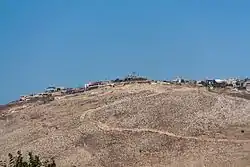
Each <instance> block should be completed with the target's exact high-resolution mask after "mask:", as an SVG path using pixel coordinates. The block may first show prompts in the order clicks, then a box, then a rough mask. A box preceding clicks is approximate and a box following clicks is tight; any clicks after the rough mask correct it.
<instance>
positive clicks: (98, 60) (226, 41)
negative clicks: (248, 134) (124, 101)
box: [0, 0, 250, 104]
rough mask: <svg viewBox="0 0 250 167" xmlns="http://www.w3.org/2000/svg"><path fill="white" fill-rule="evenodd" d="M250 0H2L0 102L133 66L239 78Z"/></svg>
mask: <svg viewBox="0 0 250 167" xmlns="http://www.w3.org/2000/svg"><path fill="white" fill-rule="evenodd" d="M249 7H250V1H247V0H242V1H236V0H188V1H187V0H105V1H104V0H88V1H86V0H71V1H69V0H40V1H38V0H1V1H0V63H1V64H0V104H1V103H6V102H8V101H10V100H15V99H17V98H18V97H19V95H22V94H28V93H32V92H39V91H42V90H44V88H45V87H47V86H49V85H50V84H54V85H58V86H71V87H74V86H77V85H78V84H84V83H86V82H88V81H91V80H98V79H100V80H101V79H113V78H116V77H118V76H124V75H126V74H128V73H130V72H132V71H136V72H138V73H139V74H141V75H145V76H149V77H151V78H155V79H166V78H173V77H175V76H177V75H179V76H183V77H187V78H195V79H197V78H201V79H203V78H205V77H213V76H214V77H222V78H224V77H229V76H241V77H245V76H247V75H248V74H249V72H250V10H249Z"/></svg>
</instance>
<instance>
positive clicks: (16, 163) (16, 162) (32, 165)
mask: <svg viewBox="0 0 250 167" xmlns="http://www.w3.org/2000/svg"><path fill="white" fill-rule="evenodd" d="M28 155H29V156H28V159H27V160H26V159H24V158H23V155H22V153H21V151H18V152H17V155H16V156H13V155H12V154H11V153H9V155H8V157H9V159H8V160H4V161H0V167H56V163H55V161H54V159H53V158H52V159H50V160H46V161H44V162H42V161H41V160H40V158H39V156H38V155H33V154H32V152H29V154H28Z"/></svg>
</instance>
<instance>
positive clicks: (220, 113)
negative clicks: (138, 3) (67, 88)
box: [0, 84, 250, 167]
mask: <svg viewBox="0 0 250 167" xmlns="http://www.w3.org/2000/svg"><path fill="white" fill-rule="evenodd" d="M9 112H11V113H8V114H5V117H4V118H2V119H0V155H2V156H3V155H6V152H15V151H16V150H20V149H21V150H22V151H23V152H25V151H33V152H34V153H38V154H41V155H45V158H50V157H55V159H56V161H57V162H58V164H60V165H63V166H70V165H76V166H96V167H97V166H107V167H113V166H114V167H116V166H117V167H119V166H138V167H141V166H145V167H146V166H148V167H149V166H155V167H161V166H162V167H163V166H164V167H165V166H171V167H172V166H247V165H248V164H250V156H249V155H250V154H249V151H250V125H249V122H250V121H249V116H250V103H249V101H248V100H246V99H242V98H237V97H231V96H227V95H225V94H216V93H213V92H208V91H207V90H206V89H203V88H193V87H181V86H170V85H165V86H164V85H148V84H140V85H136V84H134V85H126V86H123V87H115V88H108V89H107V88H102V89H99V90H92V91H90V92H87V93H84V94H82V95H79V96H71V97H70V96H68V97H64V98H61V99H57V100H55V101H53V102H51V103H49V104H44V105H37V104H29V105H27V106H24V107H23V108H22V107H19V108H17V107H13V108H11V109H10V111H9Z"/></svg>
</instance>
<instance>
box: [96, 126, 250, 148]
mask: <svg viewBox="0 0 250 167" xmlns="http://www.w3.org/2000/svg"><path fill="white" fill-rule="evenodd" d="M97 126H98V128H100V129H101V130H103V131H118V132H125V131H130V132H151V133H158V134H161V135H167V136H170V137H175V138H181V139H189V140H190V139H191V140H200V141H207V142H233V143H248V142H250V140H236V139H215V138H199V137H192V136H180V135H175V134H173V133H170V132H167V131H160V130H155V129H149V128H141V129H139V128H133V129H132V128H131V129H130V128H112V127H109V126H107V125H106V124H103V123H101V122H98V123H97Z"/></svg>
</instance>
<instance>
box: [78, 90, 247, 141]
mask: <svg viewBox="0 0 250 167" xmlns="http://www.w3.org/2000/svg"><path fill="white" fill-rule="evenodd" d="M161 93H162V91H159V92H157V93H153V94H150V95H147V96H145V97H152V96H157V95H159V94H161ZM128 100H130V99H127V98H124V99H121V100H118V101H115V102H113V103H111V104H107V105H103V106H100V107H97V108H95V109H90V110H87V111H85V112H84V114H83V115H82V116H81V118H80V119H81V120H82V121H83V120H84V119H85V118H86V116H89V117H90V115H91V114H92V113H94V112H96V111H99V110H101V109H104V108H106V107H110V106H113V105H117V104H119V103H123V102H125V101H128ZM93 123H95V124H96V125H97V127H98V128H100V129H101V130H103V131H119V132H124V131H130V132H151V133H158V134H161V135H167V136H170V137H175V138H182V139H188V140H199V141H207V142H232V143H248V142H250V140H237V139H215V138H200V137H193V136H181V135H176V134H174V133H170V132H167V131H160V130H156V129H149V128H142V129H139V128H133V129H131V128H114V127H109V126H107V125H106V124H103V123H101V122H94V121H93Z"/></svg>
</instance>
